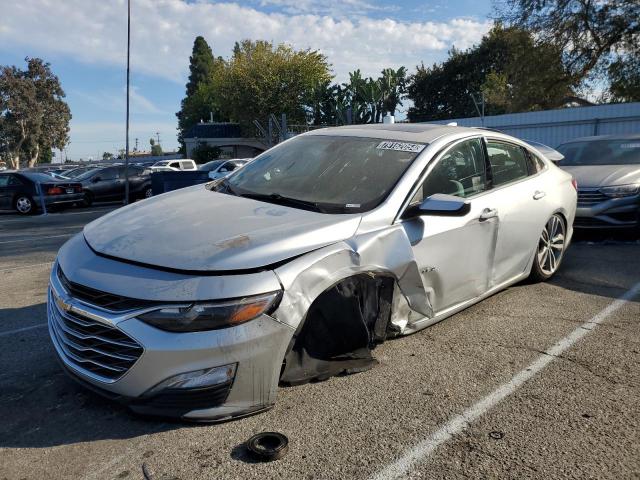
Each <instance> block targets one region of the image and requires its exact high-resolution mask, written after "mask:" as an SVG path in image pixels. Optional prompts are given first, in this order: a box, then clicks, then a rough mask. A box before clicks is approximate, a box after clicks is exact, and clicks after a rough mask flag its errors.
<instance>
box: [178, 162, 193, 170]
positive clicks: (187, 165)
mask: <svg viewBox="0 0 640 480" xmlns="http://www.w3.org/2000/svg"><path fill="white" fill-rule="evenodd" d="M180 163H181V164H182V169H183V170H193V165H191V162H180Z"/></svg>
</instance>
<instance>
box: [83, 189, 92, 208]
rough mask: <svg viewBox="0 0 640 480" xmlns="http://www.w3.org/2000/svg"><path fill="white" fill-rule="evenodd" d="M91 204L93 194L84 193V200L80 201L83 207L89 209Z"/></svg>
mask: <svg viewBox="0 0 640 480" xmlns="http://www.w3.org/2000/svg"><path fill="white" fill-rule="evenodd" d="M92 203H93V194H92V193H91V192H85V194H84V199H83V200H82V204H83V205H84V206H85V207H90V206H91V204H92Z"/></svg>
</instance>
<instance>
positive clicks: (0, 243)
mask: <svg viewBox="0 0 640 480" xmlns="http://www.w3.org/2000/svg"><path fill="white" fill-rule="evenodd" d="M76 233H78V232H73V233H63V234H61V235H47V236H45V237H38V236H35V238H21V239H20V240H6V241H4V242H0V245H4V244H6V243H19V242H32V241H33V240H36V239H37V240H44V239H45V238H60V237H71V236H73V235H75V234H76Z"/></svg>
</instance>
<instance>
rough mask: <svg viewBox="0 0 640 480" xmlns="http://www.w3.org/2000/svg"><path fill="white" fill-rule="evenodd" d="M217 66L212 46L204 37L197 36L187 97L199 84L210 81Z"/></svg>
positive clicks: (190, 65) (190, 66)
mask: <svg viewBox="0 0 640 480" xmlns="http://www.w3.org/2000/svg"><path fill="white" fill-rule="evenodd" d="M215 67H216V60H215V59H214V58H213V52H212V51H211V47H210V46H209V44H208V43H207V41H206V40H205V39H204V37H201V36H197V37H196V39H195V40H194V42H193V50H192V52H191V57H189V81H188V82H187V86H186V89H187V97H188V96H189V95H193V94H194V93H195V91H196V90H197V89H198V86H199V85H200V84H201V83H203V82H206V81H208V80H209V79H210V78H211V75H212V74H213V71H214V69H215Z"/></svg>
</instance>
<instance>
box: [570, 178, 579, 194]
mask: <svg viewBox="0 0 640 480" xmlns="http://www.w3.org/2000/svg"><path fill="white" fill-rule="evenodd" d="M571 185H573V188H575V189H576V192H577V191H578V181H577V180H576V179H575V178H572V179H571Z"/></svg>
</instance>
